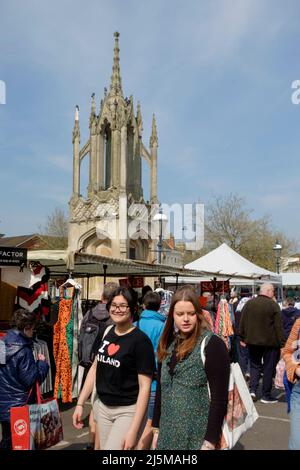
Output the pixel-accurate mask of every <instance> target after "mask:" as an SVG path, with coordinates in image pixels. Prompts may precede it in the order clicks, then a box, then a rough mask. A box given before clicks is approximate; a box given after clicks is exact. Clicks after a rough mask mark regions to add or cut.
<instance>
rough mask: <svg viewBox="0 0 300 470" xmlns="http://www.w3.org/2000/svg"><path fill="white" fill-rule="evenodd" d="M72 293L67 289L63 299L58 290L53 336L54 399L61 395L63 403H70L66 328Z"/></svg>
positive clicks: (68, 320)
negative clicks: (57, 309)
mask: <svg viewBox="0 0 300 470" xmlns="http://www.w3.org/2000/svg"><path fill="white" fill-rule="evenodd" d="M74 291H75V289H74V287H72V288H70V289H68V296H67V298H65V295H64V288H60V302H59V312H58V320H57V322H56V323H55V325H54V334H53V355H54V360H55V365H56V375H55V384H54V397H55V398H60V394H61V398H62V401H63V403H67V402H72V366H71V361H70V357H71V356H70V351H69V346H68V337H69V335H70V332H69V331H68V337H67V326H68V325H69V323H70V321H71V317H72V309H73V296H74Z"/></svg>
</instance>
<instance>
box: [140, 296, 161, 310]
mask: <svg viewBox="0 0 300 470" xmlns="http://www.w3.org/2000/svg"><path fill="white" fill-rule="evenodd" d="M160 301H161V298H160V295H159V294H158V293H157V292H152V291H151V292H147V294H145V296H144V298H143V304H144V306H145V308H146V309H147V310H154V311H155V312H157V311H158V310H159V307H160Z"/></svg>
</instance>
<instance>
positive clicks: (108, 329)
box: [102, 325, 114, 339]
mask: <svg viewBox="0 0 300 470" xmlns="http://www.w3.org/2000/svg"><path fill="white" fill-rule="evenodd" d="M113 326H114V325H108V326H107V327H106V328H105V331H104V333H103V336H102V339H104V338H105V336H106V335H107V333H108V332H109V331H110V330H111V329H112V327H113Z"/></svg>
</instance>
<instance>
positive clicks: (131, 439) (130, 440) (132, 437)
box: [122, 430, 137, 450]
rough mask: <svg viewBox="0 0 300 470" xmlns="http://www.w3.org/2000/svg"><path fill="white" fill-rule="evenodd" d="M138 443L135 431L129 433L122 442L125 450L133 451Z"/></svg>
mask: <svg viewBox="0 0 300 470" xmlns="http://www.w3.org/2000/svg"><path fill="white" fill-rule="evenodd" d="M136 443H137V433H136V432H133V431H130V430H129V431H128V432H127V433H126V435H125V437H124V439H123V442H122V449H123V450H133V449H134V447H135V446H136Z"/></svg>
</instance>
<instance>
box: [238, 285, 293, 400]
mask: <svg viewBox="0 0 300 470" xmlns="http://www.w3.org/2000/svg"><path fill="white" fill-rule="evenodd" d="M273 296H274V287H273V286H272V284H263V285H262V286H261V288H260V294H259V295H258V296H257V297H256V298H254V299H251V300H249V301H248V302H247V303H246V305H245V306H244V308H243V311H242V316H241V321H240V328H239V330H240V331H239V333H240V337H241V339H242V342H244V343H246V344H247V345H248V348H249V356H250V393H251V396H252V398H253V400H254V401H256V392H257V388H258V384H259V378H260V371H261V363H262V361H263V384H262V398H261V402H262V403H276V402H277V400H276V398H273V397H272V395H271V390H272V380H273V376H274V375H275V369H276V364H277V362H278V360H279V357H280V347H282V346H283V345H284V336H283V329H282V322H281V312H280V308H279V306H278V304H277V303H276V302H275V301H274V300H273Z"/></svg>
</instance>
